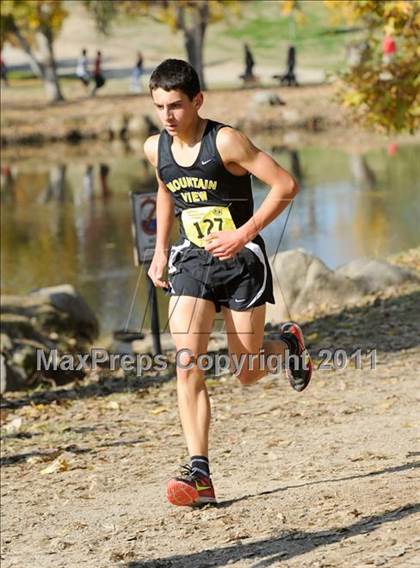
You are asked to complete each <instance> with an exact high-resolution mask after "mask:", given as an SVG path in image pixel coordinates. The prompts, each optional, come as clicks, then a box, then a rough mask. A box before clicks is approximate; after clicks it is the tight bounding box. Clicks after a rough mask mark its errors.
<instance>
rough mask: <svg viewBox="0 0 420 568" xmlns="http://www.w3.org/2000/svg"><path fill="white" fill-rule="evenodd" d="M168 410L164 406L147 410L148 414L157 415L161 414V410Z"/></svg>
mask: <svg viewBox="0 0 420 568" xmlns="http://www.w3.org/2000/svg"><path fill="white" fill-rule="evenodd" d="M168 410H169V409H168V408H167V407H166V406H157V407H156V408H153V409H152V410H149V414H153V415H155V416H157V415H158V414H162V412H168Z"/></svg>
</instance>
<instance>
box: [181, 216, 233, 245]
mask: <svg viewBox="0 0 420 568" xmlns="http://www.w3.org/2000/svg"><path fill="white" fill-rule="evenodd" d="M181 221H182V225H183V227H184V231H185V235H186V237H187V239H188V240H189V241H191V242H192V243H194V244H195V245H197V246H198V247H204V244H205V243H204V238H205V237H207V235H209V234H210V233H214V232H216V231H234V230H235V229H236V227H235V223H234V222H233V219H232V216H231V214H230V211H229V208H228V207H191V208H190V209H184V211H183V212H182V213H181Z"/></svg>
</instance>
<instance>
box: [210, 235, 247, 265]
mask: <svg viewBox="0 0 420 568" xmlns="http://www.w3.org/2000/svg"><path fill="white" fill-rule="evenodd" d="M204 241H205V243H206V244H205V245H204V248H205V249H206V250H207V251H208V252H210V253H211V254H212V255H213V256H215V257H217V258H219V259H220V260H228V259H229V258H233V257H234V256H235V254H236V253H237V252H239V251H240V250H241V249H243V248H244V246H245V245H246V243H247V241H246V240H245V239H244V238H243V237H242V236H241V235H240V233H238V231H215V232H214V233H210V234H209V235H207V237H205V239H204Z"/></svg>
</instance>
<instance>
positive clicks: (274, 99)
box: [251, 91, 286, 107]
mask: <svg viewBox="0 0 420 568" xmlns="http://www.w3.org/2000/svg"><path fill="white" fill-rule="evenodd" d="M251 104H252V106H254V107H259V106H281V105H285V104H286V103H285V102H284V101H283V100H282V99H281V98H280V97H279V96H278V95H277V94H276V93H272V92H270V91H258V92H257V93H255V95H254V96H253V97H252V100H251Z"/></svg>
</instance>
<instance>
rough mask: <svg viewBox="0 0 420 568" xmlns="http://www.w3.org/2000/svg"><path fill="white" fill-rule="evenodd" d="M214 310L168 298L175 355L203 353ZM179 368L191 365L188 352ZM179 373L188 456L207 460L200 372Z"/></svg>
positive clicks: (187, 300) (202, 302)
mask: <svg viewBox="0 0 420 568" xmlns="http://www.w3.org/2000/svg"><path fill="white" fill-rule="evenodd" d="M215 312H216V309H215V306H214V304H213V302H211V301H209V300H203V299H201V298H193V297H190V296H172V297H171V298H170V302H169V327H170V331H171V334H172V338H173V341H174V343H175V348H176V351H177V353H178V352H179V351H180V350H182V349H189V350H190V351H191V354H192V355H194V356H197V355H199V354H201V353H206V352H207V346H208V340H209V336H210V333H211V331H212V328H213V321H214V315H215ZM178 358H179V361H180V362H181V363H182V365H187V364H189V363H190V362H191V356H190V353H189V352H183V353H182V354H179V356H178ZM189 366H190V367H191V368H189V369H182V368H180V366H179V364H178V365H177V392H178V408H179V415H180V419H181V424H182V428H183V431H184V435H185V439H186V442H187V447H188V451H189V455H190V456H194V455H200V456H208V437H209V427H210V401H209V396H208V393H207V387H206V385H205V382H204V371H201V370H200V369H198V368H197V365H196V364H194V365H189Z"/></svg>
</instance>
